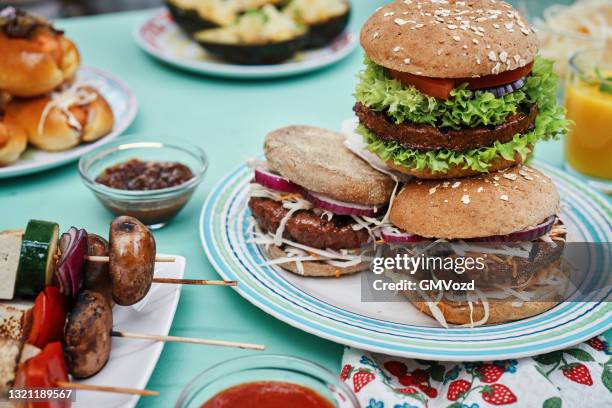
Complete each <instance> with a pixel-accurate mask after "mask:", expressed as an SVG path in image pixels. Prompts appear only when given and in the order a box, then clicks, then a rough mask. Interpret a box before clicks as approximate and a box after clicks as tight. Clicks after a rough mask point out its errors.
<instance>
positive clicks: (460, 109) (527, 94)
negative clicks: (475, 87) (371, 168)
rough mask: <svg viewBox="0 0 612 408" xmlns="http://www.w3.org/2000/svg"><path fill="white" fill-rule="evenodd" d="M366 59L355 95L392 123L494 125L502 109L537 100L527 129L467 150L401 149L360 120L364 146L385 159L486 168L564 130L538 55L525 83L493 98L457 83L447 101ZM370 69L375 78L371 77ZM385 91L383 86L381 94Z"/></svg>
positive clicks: (545, 64) (553, 84)
mask: <svg viewBox="0 0 612 408" xmlns="http://www.w3.org/2000/svg"><path fill="white" fill-rule="evenodd" d="M366 64H367V68H366V70H365V71H364V73H362V74H361V78H362V81H361V83H360V84H359V85H358V87H357V94H356V96H357V99H358V100H360V101H361V102H362V103H364V104H365V105H367V106H369V107H370V108H372V109H374V110H377V111H382V112H385V113H386V114H387V115H388V116H390V117H391V118H392V119H393V120H394V121H395V122H396V123H403V122H405V121H408V122H416V123H427V124H430V125H432V126H436V127H452V128H454V129H457V128H465V127H475V126H481V125H489V124H492V125H497V124H500V123H503V122H504V121H505V119H506V116H507V115H508V114H510V113H514V112H516V110H517V109H518V108H519V105H520V104H521V103H535V104H537V105H538V116H537V117H536V120H535V128H534V130H533V131H531V132H529V133H526V134H522V135H521V134H517V135H515V136H514V137H513V139H512V140H511V141H509V142H506V143H501V142H499V141H498V142H495V143H494V144H493V146H489V147H483V148H480V149H472V150H467V151H456V150H448V149H443V150H437V151H434V150H432V151H419V150H413V149H407V148H405V147H404V146H402V145H401V144H400V143H397V142H395V141H385V140H382V139H379V138H378V137H377V136H376V135H375V134H373V133H372V132H370V131H369V130H368V129H367V128H365V127H364V126H362V125H360V126H359V127H358V129H357V131H358V133H360V134H361V135H362V136H363V137H364V140H365V142H366V143H367V144H368V150H370V151H371V152H373V153H375V154H377V155H378V156H379V157H380V158H381V159H382V160H384V161H385V162H388V161H391V162H393V163H395V164H396V165H398V166H404V167H408V168H410V169H416V170H425V169H429V170H431V171H432V172H433V173H446V172H447V171H448V170H449V169H450V167H451V166H452V165H456V166H461V168H463V169H472V170H474V171H478V172H486V171H487V170H488V168H489V167H490V166H491V162H493V161H494V160H496V159H498V158H504V159H506V160H514V158H515V155H517V154H518V155H519V156H520V157H521V159H522V160H525V159H526V158H527V157H528V155H529V153H530V151H531V147H532V146H533V145H534V144H535V143H536V142H538V141H540V140H548V139H551V138H557V137H558V136H559V135H561V134H565V133H566V132H567V130H568V126H569V121H568V120H567V119H566V118H565V109H564V108H563V107H561V106H558V105H557V81H558V78H557V76H556V75H555V74H554V73H553V71H552V62H551V61H548V60H544V59H542V58H536V60H535V63H534V67H533V71H532V74H531V75H530V76H529V77H528V78H527V84H526V85H525V86H524V87H523V88H522V89H521V90H519V91H515V92H512V93H510V94H507V95H504V97H502V98H497V99H496V98H495V97H494V96H493V94H491V93H490V92H481V91H476V92H474V91H469V90H467V89H465V87H461V88H458V89H454V90H453V91H452V93H451V98H450V99H449V100H448V101H442V100H437V99H435V98H432V97H429V96H427V95H424V94H423V93H421V92H419V91H418V90H416V88H414V87H404V86H402V85H401V84H400V83H399V82H398V81H396V80H393V79H389V78H387V77H386V73H385V72H384V69H383V68H380V67H378V66H376V65H375V64H373V63H372V62H370V61H369V60H366ZM374 74H375V75H376V78H375V79H373V78H372V75H374ZM381 75H382V76H381ZM366 77H367V78H366ZM368 84H369V85H368ZM385 92H388V94H387V95H386V96H385Z"/></svg>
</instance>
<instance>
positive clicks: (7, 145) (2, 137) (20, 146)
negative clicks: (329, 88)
mask: <svg viewBox="0 0 612 408" xmlns="http://www.w3.org/2000/svg"><path fill="white" fill-rule="evenodd" d="M27 145H28V136H27V134H26V131H25V129H24V128H23V127H22V126H21V125H20V124H19V123H18V122H17V120H16V119H15V118H14V117H13V116H12V115H9V114H4V116H3V117H1V118H0V166H6V165H7V164H11V163H14V162H16V161H17V160H18V159H19V157H20V156H21V154H22V153H23V152H24V151H25V149H26V147H27Z"/></svg>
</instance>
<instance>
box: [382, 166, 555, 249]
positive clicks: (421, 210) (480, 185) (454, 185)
mask: <svg viewBox="0 0 612 408" xmlns="http://www.w3.org/2000/svg"><path fill="white" fill-rule="evenodd" d="M558 208H559V194H558V193H557V190H556V188H555V186H554V184H553V183H552V181H551V180H550V179H549V178H548V177H546V176H545V175H543V174H542V173H540V172H539V171H537V170H534V169H532V168H530V167H526V166H517V167H512V168H510V169H507V170H503V171H500V172H496V173H491V174H484V175H481V176H476V177H470V178H464V179H453V180H448V181H446V182H444V181H440V180H439V181H433V180H431V181H422V182H413V183H409V184H407V185H406V186H405V187H404V189H403V190H402V191H401V192H400V193H399V194H398V195H397V197H396V198H395V200H394V202H393V207H392V208H391V213H390V221H391V223H392V224H393V225H395V226H396V227H398V228H400V229H402V230H404V231H406V232H410V233H413V234H417V235H421V236H423V237H427V238H443V239H466V238H479V237H488V236H493V235H507V234H510V233H513V232H517V231H521V230H523V229H525V228H527V227H530V226H534V225H537V224H539V223H541V222H542V221H544V220H545V219H546V218H548V217H550V216H551V215H554V214H556V212H557V210H558Z"/></svg>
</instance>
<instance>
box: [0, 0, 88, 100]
mask: <svg viewBox="0 0 612 408" xmlns="http://www.w3.org/2000/svg"><path fill="white" fill-rule="evenodd" d="M0 13H1V14H0V16H1V17H2V18H1V19H0V50H2V58H0V89H3V90H5V91H7V92H8V93H10V94H12V95H14V96H18V97H33V96H39V95H42V94H45V93H48V92H51V91H52V90H53V89H55V88H57V87H59V86H60V85H62V84H64V83H66V82H68V81H70V80H71V79H72V78H74V76H75V74H76V72H77V70H78V68H79V65H80V56H79V52H78V50H77V48H76V46H75V45H74V43H73V42H72V41H70V40H69V39H68V38H66V37H65V36H64V35H63V34H62V32H61V31H58V30H55V29H54V28H53V26H52V25H51V24H50V23H49V22H48V21H46V20H43V19H41V18H38V17H34V16H31V15H29V14H27V13H25V12H23V11H20V10H16V9H14V8H12V7H7V8H5V9H3V10H2V11H1V12H0Z"/></svg>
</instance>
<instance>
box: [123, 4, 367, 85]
mask: <svg viewBox="0 0 612 408" xmlns="http://www.w3.org/2000/svg"><path fill="white" fill-rule="evenodd" d="M134 39H135V41H136V43H138V45H139V46H140V47H141V48H142V49H143V50H145V51H146V52H147V53H148V54H150V55H151V56H153V57H155V58H157V59H159V60H161V61H163V62H166V63H168V64H170V65H173V66H175V67H178V68H182V69H185V70H187V71H191V72H195V73H200V74H207V75H213V76H220V77H225V78H242V79H253V78H280V77H286V76H290V75H297V74H302V73H304V72H308V71H313V70H317V69H321V68H324V67H326V66H329V65H331V64H334V63H336V62H338V61H340V60H342V59H343V58H345V57H346V56H347V55H349V54H350V53H351V52H352V51H353V50H354V49H355V48H356V47H357V38H356V36H355V35H354V34H353V33H351V32H349V31H345V32H344V33H343V34H342V35H341V36H340V37H339V38H337V39H336V40H335V41H334V42H333V43H332V44H330V45H329V46H327V47H325V48H321V49H318V50H312V51H310V50H309V51H303V52H299V53H298V54H297V55H296V56H295V58H293V59H292V60H289V61H287V62H284V63H282V64H274V65H237V64H231V63H227V62H225V61H222V60H220V59H217V58H214V57H212V56H211V55H209V54H207V53H206V51H204V50H203V49H202V48H201V47H200V46H199V45H198V44H197V43H196V42H195V41H192V40H191V39H189V38H188V37H187V36H185V35H184V34H183V33H182V32H181V30H180V28H179V27H178V26H177V25H176V24H175V23H174V21H173V20H172V17H171V16H170V13H169V12H168V11H167V10H165V9H162V10H159V11H158V12H157V13H155V14H154V15H153V16H152V17H151V18H150V19H148V20H146V21H145V22H144V23H143V24H142V25H141V26H139V27H138V28H137V29H136V31H135V32H134Z"/></svg>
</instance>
